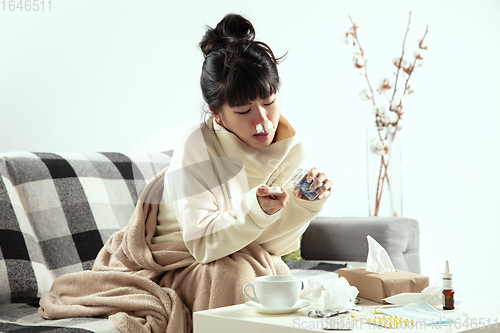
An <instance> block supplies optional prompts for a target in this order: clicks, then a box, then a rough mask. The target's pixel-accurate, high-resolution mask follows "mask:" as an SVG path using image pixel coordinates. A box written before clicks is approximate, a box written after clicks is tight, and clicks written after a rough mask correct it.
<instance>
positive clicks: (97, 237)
mask: <svg viewBox="0 0 500 333" xmlns="http://www.w3.org/2000/svg"><path fill="white" fill-rule="evenodd" d="M171 155H172V152H158V153H153V154H141V155H137V156H136V155H133V156H127V155H124V154H120V153H89V154H75V153H64V154H54V153H5V154H3V155H2V156H0V176H1V177H0V305H1V306H0V321H3V322H4V323H2V325H7V323H6V322H9V323H23V324H42V325H49V323H48V321H41V322H37V321H36V320H38V319H39V318H40V317H39V316H38V314H36V315H35V314H33V315H29V314H28V315H27V314H26V311H28V310H30V311H33V309H34V311H33V313H35V312H36V308H33V307H31V306H29V305H27V304H29V303H35V304H36V303H38V299H39V297H40V296H41V295H42V294H44V293H46V292H48V291H49V290H50V287H51V285H52V282H53V281H54V279H55V278H56V277H58V276H60V275H63V274H66V273H74V272H81V271H83V270H89V269H91V268H92V266H93V264H94V259H95V257H96V256H97V253H98V252H99V250H100V249H101V248H102V246H103V244H104V243H105V242H106V241H107V240H108V238H109V237H110V236H111V235H112V234H113V233H114V232H116V231H118V230H120V229H122V228H123V227H124V226H125V225H126V224H127V222H128V221H129V219H130V216H131V214H132V212H133V210H134V208H135V204H136V202H137V198H138V194H139V192H140V191H141V190H142V188H143V187H144V185H145V184H146V182H147V181H149V180H150V179H151V178H152V177H153V176H154V175H155V174H156V173H157V172H158V171H160V170H162V169H164V168H165V167H167V166H168V165H169V162H170V158H171ZM12 303H26V304H24V305H23V304H17V305H16V304H12ZM12 306H21V308H17V309H23V311H14V312H12V311H10V310H8V309H11V307H12ZM23 306H24V307H23ZM9 307H10V308H9ZM24 310H26V311H24ZM9 311H10V312H9ZM8 313H10V315H7V314H8ZM13 313H19V315H13ZM26 318H31V319H33V318H36V320H35V322H33V320H31V321H30V319H26ZM83 320H87V321H88V322H91V321H95V320H96V319H83ZM102 320H103V319H100V321H102ZM105 321H106V320H105ZM56 326H57V325H56ZM63 326H64V325H63ZM105 326H106V325H103V324H98V325H97V326H96V327H95V328H98V329H99V330H98V331H102V330H100V329H101V328H105ZM14 329H15V326H9V327H6V326H0V330H1V331H9V332H10V331H15V330H14ZM93 329H94V328H91V330H93Z"/></svg>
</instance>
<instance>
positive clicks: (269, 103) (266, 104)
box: [264, 98, 276, 106]
mask: <svg viewBox="0 0 500 333" xmlns="http://www.w3.org/2000/svg"><path fill="white" fill-rule="evenodd" d="M275 100H276V98H274V99H273V101H272V102H271V103H267V104H264V105H265V106H269V105H271V104H273V103H274V101H275Z"/></svg>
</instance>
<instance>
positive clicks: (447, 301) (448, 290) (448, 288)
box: [443, 260, 455, 310]
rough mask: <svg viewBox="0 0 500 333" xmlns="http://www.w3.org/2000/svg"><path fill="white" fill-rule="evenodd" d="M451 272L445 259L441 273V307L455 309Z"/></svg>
mask: <svg viewBox="0 0 500 333" xmlns="http://www.w3.org/2000/svg"><path fill="white" fill-rule="evenodd" d="M452 275H453V274H451V273H450V265H449V264H448V260H446V262H445V264H444V273H443V309H444V310H453V309H455V300H454V298H453V295H454V294H455V292H454V291H453V286H452V283H451V276H452Z"/></svg>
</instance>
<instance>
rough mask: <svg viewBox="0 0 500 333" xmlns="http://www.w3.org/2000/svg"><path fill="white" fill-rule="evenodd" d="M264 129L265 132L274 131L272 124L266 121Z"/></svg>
mask: <svg viewBox="0 0 500 333" xmlns="http://www.w3.org/2000/svg"><path fill="white" fill-rule="evenodd" d="M264 128H265V129H266V132H272V131H274V126H273V122H272V121H270V120H268V121H266V122H265V123H264Z"/></svg>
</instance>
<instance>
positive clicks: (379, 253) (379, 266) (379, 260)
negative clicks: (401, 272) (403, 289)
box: [365, 235, 396, 274]
mask: <svg viewBox="0 0 500 333" xmlns="http://www.w3.org/2000/svg"><path fill="white" fill-rule="evenodd" d="M366 239H367V240H368V257H367V258H366V267H365V270H366V271H367V272H372V273H377V274H382V273H386V272H395V271H396V269H395V268H394V265H393V264H392V261H391V258H389V254H388V253H387V251H386V250H385V249H384V248H383V247H382V245H380V244H379V243H378V242H377V241H376V240H375V239H374V238H373V237H372V236H370V235H368V236H366Z"/></svg>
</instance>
